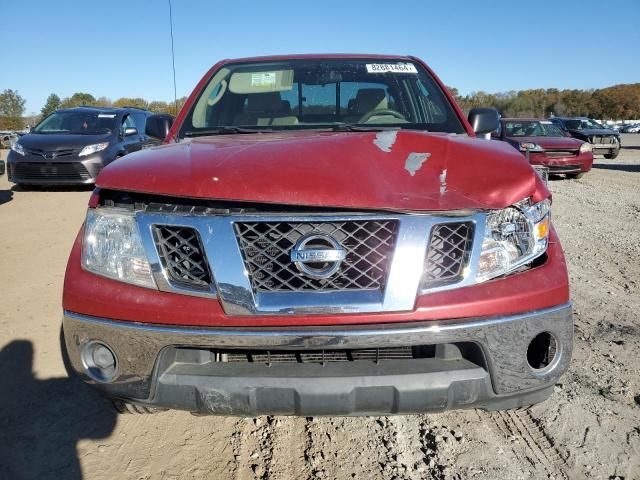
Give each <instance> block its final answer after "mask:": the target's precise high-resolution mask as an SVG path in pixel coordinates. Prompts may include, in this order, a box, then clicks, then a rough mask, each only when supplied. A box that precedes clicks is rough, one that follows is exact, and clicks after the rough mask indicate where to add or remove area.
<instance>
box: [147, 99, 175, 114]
mask: <svg viewBox="0 0 640 480" xmlns="http://www.w3.org/2000/svg"><path fill="white" fill-rule="evenodd" d="M147 108H148V109H149V110H150V111H152V112H153V113H169V112H172V111H173V105H169V104H168V103H167V102H162V101H158V100H155V101H153V102H149V106H148V107H147Z"/></svg>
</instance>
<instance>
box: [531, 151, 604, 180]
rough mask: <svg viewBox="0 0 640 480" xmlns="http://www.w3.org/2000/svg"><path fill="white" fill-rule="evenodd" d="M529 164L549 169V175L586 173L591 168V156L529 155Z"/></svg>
mask: <svg viewBox="0 0 640 480" xmlns="http://www.w3.org/2000/svg"><path fill="white" fill-rule="evenodd" d="M529 162H530V163H531V164H532V165H543V166H545V167H547V168H548V169H549V174H550V175H555V174H564V173H586V172H588V171H589V170H591V167H592V166H593V154H592V153H591V152H583V153H579V154H578V155H571V156H567V157H548V156H547V155H546V154H545V153H544V152H543V153H532V154H530V158H529Z"/></svg>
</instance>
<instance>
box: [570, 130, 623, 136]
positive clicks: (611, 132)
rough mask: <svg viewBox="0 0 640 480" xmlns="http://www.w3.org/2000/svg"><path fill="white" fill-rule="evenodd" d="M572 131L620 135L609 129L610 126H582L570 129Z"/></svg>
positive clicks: (583, 133) (588, 134)
mask: <svg viewBox="0 0 640 480" xmlns="http://www.w3.org/2000/svg"><path fill="white" fill-rule="evenodd" d="M569 131H570V132H571V133H579V134H581V135H587V136H590V135H615V136H617V135H618V132H616V131H615V130H609V129H608V128H581V129H569Z"/></svg>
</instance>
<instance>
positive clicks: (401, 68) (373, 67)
mask: <svg viewBox="0 0 640 480" xmlns="http://www.w3.org/2000/svg"><path fill="white" fill-rule="evenodd" d="M367 72H369V73H388V72H391V73H418V70H417V69H416V67H415V65H413V64H411V63H367Z"/></svg>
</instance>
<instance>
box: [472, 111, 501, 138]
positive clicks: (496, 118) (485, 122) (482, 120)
mask: <svg viewBox="0 0 640 480" xmlns="http://www.w3.org/2000/svg"><path fill="white" fill-rule="evenodd" d="M469 123H470V124H471V128H473V131H474V132H476V133H478V134H481V135H483V134H486V133H491V132H493V131H494V130H497V129H498V126H499V125H500V115H499V114H498V111H497V110H496V109H495V108H472V109H471V111H470V112H469Z"/></svg>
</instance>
